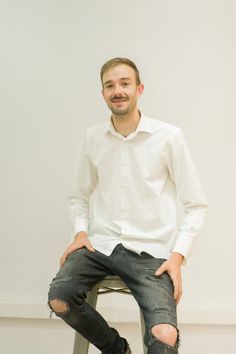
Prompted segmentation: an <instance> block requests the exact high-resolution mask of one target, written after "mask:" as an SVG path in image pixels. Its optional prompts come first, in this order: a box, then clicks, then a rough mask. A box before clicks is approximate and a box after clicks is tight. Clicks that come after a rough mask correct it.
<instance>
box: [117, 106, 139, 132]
mask: <svg viewBox="0 0 236 354" xmlns="http://www.w3.org/2000/svg"><path fill="white" fill-rule="evenodd" d="M111 119H112V123H113V126H114V128H115V130H116V131H117V132H118V133H119V134H121V135H123V136H124V137H126V136H128V135H129V134H131V133H132V132H134V131H135V130H136V129H137V126H138V124H139V121H140V113H139V111H138V110H136V111H134V112H132V113H131V114H128V115H123V116H117V115H114V114H113V115H112V118H111Z"/></svg>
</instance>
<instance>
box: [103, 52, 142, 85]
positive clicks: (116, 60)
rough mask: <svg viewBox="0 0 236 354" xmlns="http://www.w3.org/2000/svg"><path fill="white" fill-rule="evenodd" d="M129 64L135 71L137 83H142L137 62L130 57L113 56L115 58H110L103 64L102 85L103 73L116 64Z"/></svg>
mask: <svg viewBox="0 0 236 354" xmlns="http://www.w3.org/2000/svg"><path fill="white" fill-rule="evenodd" d="M121 64H123V65H127V66H129V67H130V68H132V69H133V70H134V73H135V77H136V84H137V85H140V84H141V80H140V75H139V71H138V68H137V66H136V65H135V63H134V62H133V61H132V60H130V59H128V58H119V57H118V58H113V59H110V60H108V61H107V62H106V63H105V64H103V66H102V68H101V72H100V77H101V81H102V86H103V75H104V73H105V72H106V71H107V70H108V69H110V68H112V67H114V66H116V65H121Z"/></svg>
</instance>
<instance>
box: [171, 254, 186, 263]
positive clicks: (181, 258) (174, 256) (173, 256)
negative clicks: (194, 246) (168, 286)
mask: <svg viewBox="0 0 236 354" xmlns="http://www.w3.org/2000/svg"><path fill="white" fill-rule="evenodd" d="M170 257H171V259H174V260H175V261H176V262H178V263H179V264H180V265H181V264H182V263H183V261H184V256H183V255H182V254H181V253H178V252H172V253H171V256H170Z"/></svg>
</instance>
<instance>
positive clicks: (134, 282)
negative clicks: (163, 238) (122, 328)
mask: <svg viewBox="0 0 236 354" xmlns="http://www.w3.org/2000/svg"><path fill="white" fill-rule="evenodd" d="M164 261H165V259H159V258H154V257H152V256H151V255H149V254H147V253H144V252H142V253H141V255H138V254H136V253H134V252H131V251H129V250H127V249H126V248H124V247H123V245H122V244H119V245H117V246H116V247H115V249H114V250H113V252H112V254H111V255H110V256H106V255H104V254H102V253H101V252H99V251H95V252H90V251H88V250H87V249H86V248H81V249H79V250H77V251H75V252H73V253H72V254H71V255H70V256H69V257H68V258H67V260H66V262H65V264H64V265H63V266H62V267H61V268H60V270H59V272H58V273H57V275H56V277H55V278H54V279H53V281H52V283H51V285H50V290H49V296H48V297H49V299H48V303H49V305H50V302H52V301H53V300H59V301H60V302H61V303H62V304H64V305H65V311H63V312H60V313H59V312H58V313H56V315H57V316H59V317H61V318H62V319H63V320H64V321H65V322H66V323H67V324H68V325H70V326H71V327H72V328H74V329H75V330H76V331H77V332H79V333H80V334H81V335H82V336H84V337H85V338H86V339H87V340H88V341H89V342H90V343H92V344H94V345H95V346H96V347H97V348H98V349H99V350H101V351H102V353H110V354H112V353H122V350H123V347H122V345H123V341H122V340H121V338H120V337H119V334H118V333H117V331H116V330H114V329H112V328H110V327H109V326H108V324H107V322H106V321H105V319H104V318H103V317H102V316H101V315H100V314H99V313H98V312H97V311H96V310H95V309H94V308H92V307H91V306H90V305H89V304H87V302H86V301H85V299H86V294H87V292H88V291H89V290H90V289H91V288H92V287H93V286H94V285H95V284H97V283H98V282H99V281H101V280H102V279H103V278H104V277H105V276H107V275H118V276H119V277H120V278H121V279H122V280H123V281H124V282H125V283H126V284H127V286H128V287H129V289H130V290H131V292H132V294H133V296H134V297H135V299H136V301H137V303H138V305H139V307H140V309H141V311H142V313H143V316H144V320H145V324H146V332H145V336H144V342H145V344H146V346H147V347H148V354H152V353H153V354H154V353H155V354H156V353H158V354H177V353H178V340H177V343H176V345H175V346H173V347H172V346H169V345H167V344H165V343H162V342H160V341H158V340H157V339H156V338H155V337H154V336H153V335H152V332H151V328H152V327H153V326H154V325H158V324H170V325H172V326H173V327H175V328H176V329H177V318H176V303H175V300H174V298H173V284H172V281H171V279H170V277H169V275H168V274H167V273H164V274H163V275H161V276H160V277H156V276H155V275H154V273H155V271H156V269H157V268H158V267H160V266H161V264H162V263H163V262H164ZM50 306H51V305H50ZM177 331H178V330H177Z"/></svg>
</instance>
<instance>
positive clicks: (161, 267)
mask: <svg viewBox="0 0 236 354" xmlns="http://www.w3.org/2000/svg"><path fill="white" fill-rule="evenodd" d="M165 271H166V265H165V263H163V264H162V265H161V266H160V267H159V268H158V269H157V270H156V272H155V275H156V276H157V277H159V276H160V275H161V274H163V273H164V272H165Z"/></svg>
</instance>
